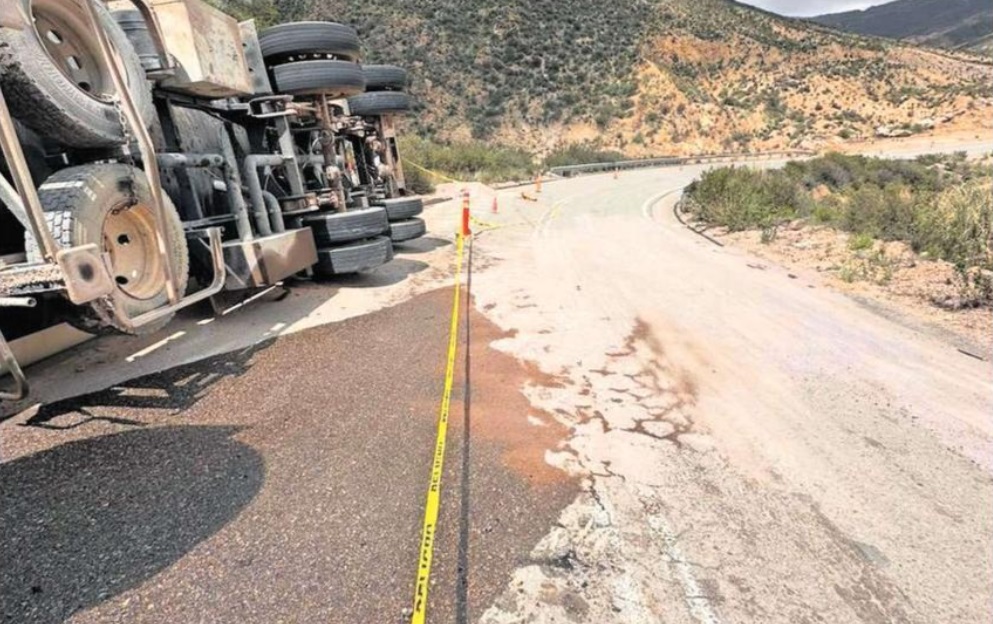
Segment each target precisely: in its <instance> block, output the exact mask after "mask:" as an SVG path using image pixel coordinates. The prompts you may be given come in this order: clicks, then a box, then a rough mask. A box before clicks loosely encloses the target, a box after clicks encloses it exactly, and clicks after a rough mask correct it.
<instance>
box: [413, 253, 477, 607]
mask: <svg viewBox="0 0 993 624" xmlns="http://www.w3.org/2000/svg"><path fill="white" fill-rule="evenodd" d="M464 249H465V237H464V236H462V235H461V234H460V235H459V237H458V245H457V249H456V252H455V253H456V261H455V299H454V301H453V302H452V324H451V328H450V329H449V334H448V364H447V367H446V369H445V389H444V392H443V393H442V395H441V410H440V413H439V415H438V435H437V438H436V439H435V445H434V461H433V462H432V464H431V481H430V482H429V484H428V496H427V503H426V505H425V507H424V528H423V530H422V531H421V550H420V557H419V558H418V564H417V583H416V586H415V588H414V610H413V614H412V615H411V620H410V621H411V623H412V624H424V622H425V620H426V618H427V608H428V589H429V588H430V580H431V560H432V558H433V556H434V539H435V535H436V534H437V527H438V510H439V508H440V506H441V475H442V469H443V468H444V466H445V444H446V441H447V438H448V413H449V408H450V406H451V402H452V385H453V383H454V380H455V355H456V352H457V351H458V337H459V298H460V292H461V281H460V278H461V275H462V253H463V250H464Z"/></svg>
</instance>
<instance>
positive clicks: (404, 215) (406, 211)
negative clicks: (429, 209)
mask: <svg viewBox="0 0 993 624" xmlns="http://www.w3.org/2000/svg"><path fill="white" fill-rule="evenodd" d="M380 204H381V205H382V206H383V208H386V216H387V218H388V219H389V220H390V222H391V223H392V222H393V221H404V220H406V219H410V218H411V217H416V216H417V215H419V214H421V213H422V212H424V200H423V199H421V198H420V197H397V198H394V199H384V200H383V201H382V202H380Z"/></svg>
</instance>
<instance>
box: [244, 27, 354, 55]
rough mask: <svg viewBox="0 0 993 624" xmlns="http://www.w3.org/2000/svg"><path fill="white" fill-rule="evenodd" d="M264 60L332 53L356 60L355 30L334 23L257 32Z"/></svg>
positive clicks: (274, 28)
mask: <svg viewBox="0 0 993 624" xmlns="http://www.w3.org/2000/svg"><path fill="white" fill-rule="evenodd" d="M259 45H260V46H261V47H262V56H263V57H265V58H266V60H267V61H269V60H272V59H278V58H279V57H288V56H296V55H301V54H332V55H334V56H337V57H339V58H342V59H345V60H348V61H357V60H359V56H360V55H361V53H362V48H361V46H360V44H359V35H358V33H357V32H355V29H354V28H352V27H350V26H345V25H344V24H338V23H335V22H291V23H289V24H280V25H279V26H273V27H272V28H267V29H265V30H263V31H262V32H261V33H259Z"/></svg>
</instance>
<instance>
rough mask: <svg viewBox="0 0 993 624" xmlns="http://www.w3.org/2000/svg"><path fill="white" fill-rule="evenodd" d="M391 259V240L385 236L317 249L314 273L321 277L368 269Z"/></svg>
mask: <svg viewBox="0 0 993 624" xmlns="http://www.w3.org/2000/svg"><path fill="white" fill-rule="evenodd" d="M392 259H393V242H392V241H391V240H390V239H389V238H388V237H386V236H377V237H376V238H371V239H369V240H364V241H358V242H355V243H349V244H348V245H342V246H340V247H331V248H327V249H318V250H317V264H315V265H314V273H315V274H317V275H318V276H321V277H332V276H335V275H348V274H350V273H358V272H360V271H368V270H369V269H374V268H376V267H378V266H382V265H384V264H386V263H387V262H389V261H390V260H392Z"/></svg>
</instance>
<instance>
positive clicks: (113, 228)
mask: <svg viewBox="0 0 993 624" xmlns="http://www.w3.org/2000/svg"><path fill="white" fill-rule="evenodd" d="M131 180H133V181H134V195H135V198H136V199H137V200H138V204H137V205H135V206H133V207H131V208H126V207H127V206H128V204H129V203H130V201H129V200H130V194H129V192H128V191H127V190H126V189H127V188H128V185H129V183H130V181H131ZM38 195H39V198H40V199H41V205H42V208H43V209H44V211H45V221H46V222H47V223H48V227H49V228H50V229H51V231H52V235H53V236H54V237H55V241H56V242H57V243H58V244H59V245H60V246H61V247H75V246H78V245H86V244H89V243H96V244H97V245H99V246H100V249H101V250H102V251H104V252H107V253H109V254H110V257H111V263H112V266H113V269H114V275H113V277H114V279H115V281H116V282H117V284H118V287H117V292H116V293H114V297H115V299H116V300H117V301H119V302H120V304H121V307H122V308H123V309H124V311H125V312H126V313H127V314H128V316H130V317H132V318H134V317H135V316H138V315H139V314H143V313H145V312H150V311H152V310H154V309H156V308H159V307H161V306H163V305H165V304H167V303H168V302H169V299H168V296H167V294H166V279H165V270H164V267H163V265H162V258H161V257H160V256H159V253H158V246H157V243H156V240H155V218H154V216H153V213H152V209H151V208H150V207H149V203H150V202H151V192H150V190H149V187H148V180H147V179H146V178H145V175H144V173H143V172H142V171H141V170H139V169H135V168H133V167H129V166H127V165H121V164H103V165H84V166H82V167H70V168H68V169H63V170H62V171H59V172H58V173H56V174H55V175H53V176H52V177H50V178H48V180H46V181H45V183H44V184H42V185H41V187H40V188H39V189H38ZM163 201H164V205H163V206H162V207H163V209H164V211H165V226H164V227H166V228H168V231H169V239H170V242H171V249H169V255H170V260H171V263H172V267H173V270H174V271H175V272H176V276H177V278H178V282H179V292H180V294H182V293H184V292H185V291H186V286H187V283H188V280H189V266H190V265H189V253H188V250H187V246H186V235H185V234H184V232H183V224H182V223H181V222H180V220H179V214H178V213H177V212H176V207H175V206H174V205H173V204H172V202H171V201H170V200H169V198H168V196H167V195H163ZM26 246H27V250H28V259H29V260H39V259H40V256H41V254H40V253H39V251H38V246H37V244H36V243H35V242H34V239H33V238H32V237H30V236H28V237H27V238H26ZM77 312H78V314H74V315H72V316H71V317H70V318H68V319H66V320H67V321H68V322H69V323H70V324H72V325H74V326H76V327H77V328H79V329H81V330H83V331H86V332H90V333H97V334H101V333H112V332H114V331H116V332H120V333H127V330H126V329H125V328H124V327H122V326H121V325H119V324H118V323H117V321H116V320H115V318H114V315H113V312H112V311H111V308H110V306H109V305H108V304H107V303H106V302H104V301H95V302H93V303H91V304H89V305H88V306H84V307H80V308H78V309H77ZM170 320H171V317H166V318H163V319H160V320H159V321H156V322H154V323H151V324H150V325H146V326H144V327H141V328H139V329H138V331H137V332H136V333H139V334H147V333H152V332H154V331H157V330H158V329H161V328H162V327H164V326H165V325H166V324H167V323H168V322H169V321H170Z"/></svg>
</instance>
